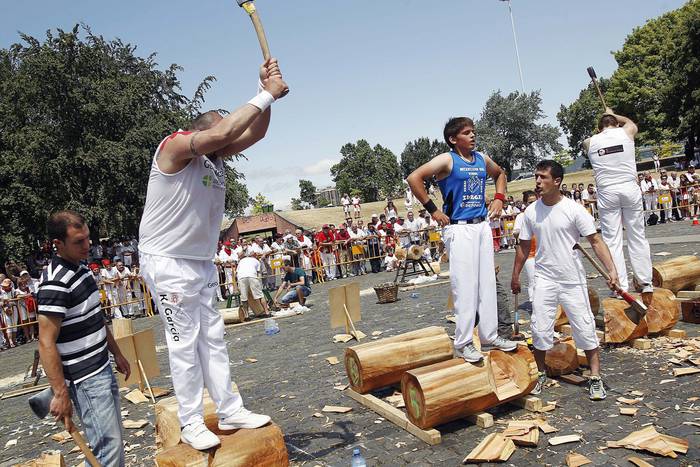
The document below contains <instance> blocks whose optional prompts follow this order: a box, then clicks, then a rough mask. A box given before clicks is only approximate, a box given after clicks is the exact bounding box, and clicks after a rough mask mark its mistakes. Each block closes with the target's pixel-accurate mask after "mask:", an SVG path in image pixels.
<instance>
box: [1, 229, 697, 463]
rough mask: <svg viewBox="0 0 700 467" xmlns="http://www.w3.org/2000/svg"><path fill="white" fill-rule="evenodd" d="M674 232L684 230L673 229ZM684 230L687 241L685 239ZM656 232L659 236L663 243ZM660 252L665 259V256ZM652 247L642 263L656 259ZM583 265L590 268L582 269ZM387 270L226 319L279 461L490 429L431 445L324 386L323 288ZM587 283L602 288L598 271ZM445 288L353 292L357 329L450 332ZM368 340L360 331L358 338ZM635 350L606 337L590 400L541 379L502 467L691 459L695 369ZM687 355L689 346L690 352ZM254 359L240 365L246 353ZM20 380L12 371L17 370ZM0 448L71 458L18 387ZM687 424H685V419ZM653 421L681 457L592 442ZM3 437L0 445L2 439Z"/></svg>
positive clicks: (21, 362) (466, 442) (148, 445)
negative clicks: (531, 430)
mask: <svg viewBox="0 0 700 467" xmlns="http://www.w3.org/2000/svg"><path fill="white" fill-rule="evenodd" d="M647 232H648V235H649V237H650V238H652V240H651V242H652V253H659V252H663V251H665V252H670V253H672V255H673V256H675V255H680V254H694V253H698V252H700V236H698V235H697V234H700V228H696V227H692V226H691V225H690V224H689V223H683V224H680V223H679V224H670V225H663V226H655V227H651V228H649V229H648V231H647ZM678 237H682V238H683V239H684V240H680V241H679V239H678ZM685 240H687V242H685ZM664 242H668V243H664ZM670 257H672V256H668V257H666V258H670ZM666 258H662V257H659V256H654V258H653V259H654V261H659V260H662V259H666ZM496 262H497V264H500V265H501V273H500V277H501V280H502V281H503V282H504V283H505V284H508V283H509V278H510V272H511V270H512V263H513V254H512V251H504V252H501V253H498V254H497V255H496ZM588 269H589V272H591V271H590V268H588ZM391 279H393V276H392V275H391V274H389V273H380V274H370V275H367V276H363V277H360V278H359V279H344V280H341V281H336V282H331V283H329V284H325V285H321V286H314V288H313V295H312V296H311V299H310V301H309V303H310V307H311V311H309V312H307V313H306V314H304V315H301V316H295V317H293V318H286V319H281V320H279V321H278V323H279V325H280V328H281V331H280V333H279V334H277V335H274V336H267V335H265V334H264V332H263V328H262V325H261V324H253V325H249V326H243V327H236V328H229V329H228V330H227V336H226V339H227V341H228V343H229V354H230V359H231V371H232V375H233V378H234V379H235V381H236V383H237V384H238V386H239V388H240V391H241V393H242V394H243V397H244V400H245V403H246V406H247V407H248V408H250V409H252V410H254V411H259V412H263V413H267V414H270V415H271V416H272V418H273V419H274V421H275V422H276V423H278V424H279V425H280V426H281V427H282V430H283V431H284V433H285V440H286V443H287V448H288V450H289V454H290V459H291V461H292V463H293V464H295V465H335V466H342V465H349V463H350V457H351V452H352V448H353V447H360V448H361V449H362V451H363V453H364V455H365V457H366V458H367V461H368V465H404V464H411V465H433V464H435V465H458V464H460V463H461V461H462V459H464V458H465V457H466V455H467V454H468V453H469V451H470V450H471V449H472V448H473V447H474V446H476V444H477V443H478V442H479V441H480V440H481V439H483V438H484V436H486V435H487V434H489V433H491V432H494V431H497V430H501V429H502V428H503V425H499V424H498V423H497V424H496V425H495V426H494V427H492V428H489V429H480V428H478V427H476V426H473V425H471V424H469V423H468V422H464V421H458V422H453V423H450V424H448V425H445V426H441V427H438V428H439V430H440V431H441V433H442V443H441V444H439V445H437V446H428V445H427V444H425V443H423V442H422V441H420V440H418V439H417V438H415V437H413V436H412V435H410V434H408V433H407V432H406V431H404V430H401V429H399V428H398V427H396V426H395V425H393V424H392V423H390V422H389V421H386V420H383V419H381V418H380V417H379V416H378V415H377V414H375V413H374V412H372V411H370V410H368V409H366V408H364V407H363V406H361V405H359V404H357V403H356V402H355V401H353V400H352V399H350V398H349V397H347V396H346V395H344V394H343V392H341V391H339V390H336V389H334V388H333V386H334V385H336V384H345V383H346V377H345V373H344V368H343V365H342V363H341V364H339V365H333V366H332V365H330V364H329V363H328V362H327V361H326V357H330V356H335V357H338V358H339V359H341V361H342V356H343V352H344V349H345V347H346V346H347V345H352V344H353V342H350V343H348V344H334V343H333V341H332V337H333V335H334V334H335V333H336V332H338V331H334V330H331V329H330V328H329V317H328V301H327V298H328V295H327V290H328V288H329V287H332V286H336V285H339V284H341V283H344V282H347V281H350V280H358V281H359V282H360V287H361V289H367V288H370V287H371V286H373V285H376V284H378V283H381V282H385V281H389V280H391ZM591 283H592V284H593V285H594V286H595V287H596V288H598V289H599V292H600V293H601V295H602V294H605V293H606V292H605V290H604V285H603V282H602V281H601V280H600V279H595V280H592V281H591ZM447 287H448V286H447V285H445V284H442V285H435V286H431V287H425V288H422V289H420V290H417V292H419V297H418V298H411V297H410V292H406V291H402V292H400V295H399V296H400V301H398V302H396V303H393V304H385V305H378V304H376V297H375V295H374V293H371V294H364V295H362V321H361V322H360V323H359V325H358V327H359V329H360V330H362V331H363V332H365V333H366V334H367V335H371V333H372V332H373V331H382V333H383V334H382V335H381V337H386V336H391V335H395V334H399V333H402V332H407V331H411V330H415V329H418V328H421V327H425V326H429V325H440V326H445V327H446V328H447V329H448V332H450V333H453V332H454V325H453V324H451V323H449V322H448V321H446V320H445V316H446V315H447V314H448V313H447V312H446V311H445V306H446V302H447V291H448V288H447ZM135 325H136V328H138V329H142V328H146V327H151V326H152V327H154V328H155V329H156V334H157V349H158V358H159V361H160V368H161V371H162V374H163V376H161V377H159V378H156V379H155V381H153V382H152V384H154V385H157V386H161V387H170V381H169V378H168V376H167V375H168V374H169V368H168V362H167V352H166V350H165V349H164V337H163V331H162V326H161V324H160V320H159V318H158V317H155V318H143V319H138V320H136V321H135ZM677 327H678V328H680V329H685V330H686V331H687V332H688V334H689V336H697V335H698V334H699V331H700V327H698V326H697V325H690V324H687V323H682V322H679V324H678V326H677ZM368 339H369V338H368ZM655 345H656V346H657V347H656V348H655V349H652V350H647V351H637V350H633V349H631V348H629V347H626V346H618V347H606V348H605V349H604V351H603V354H602V368H603V374H604V378H605V381H606V383H607V384H608V385H609V396H608V399H607V400H605V401H603V402H595V403H594V402H591V401H589V400H588V398H587V397H586V393H585V391H584V389H583V388H582V387H577V386H571V385H568V384H566V383H561V385H560V386H559V387H551V388H548V389H547V390H546V392H545V393H544V394H543V395H542V398H543V399H544V400H545V401H550V400H556V401H557V407H556V410H554V411H553V412H550V413H548V414H547V415H546V417H547V419H548V420H549V423H550V424H551V425H553V426H555V427H556V428H558V429H559V432H557V433H556V434H553V435H544V436H541V438H540V442H539V446H538V447H536V448H518V449H517V451H516V452H515V453H514V454H513V455H512V456H511V458H510V460H509V462H508V465H516V466H521V465H535V464H549V465H563V464H564V458H565V456H566V453H567V452H569V451H575V452H578V453H581V454H584V455H586V456H587V457H588V458H589V459H591V461H593V463H594V464H595V465H631V464H629V463H628V462H627V461H626V458H627V457H629V456H630V455H637V456H640V457H642V458H645V459H647V460H648V461H650V462H651V463H652V464H654V465H657V466H662V465H690V464H693V463H695V464H696V465H697V464H698V459H700V428H698V425H697V423H699V422H700V408H699V407H698V406H700V403H699V402H700V401H693V400H692V398H693V397H699V396H700V384H698V383H699V381H700V378H699V377H698V375H689V376H682V377H679V378H676V379H674V380H673V381H672V382H670V383H663V384H662V383H661V382H662V380H665V379H673V376H672V375H671V367H672V366H673V365H672V364H670V363H669V362H668V359H669V358H670V355H669V354H668V353H666V351H664V350H663V349H662V348H661V347H660V341H659V340H657V341H656V344H655ZM35 349H36V344H35V343H33V344H29V345H24V346H22V347H20V348H16V349H13V350H11V351H5V352H3V353H2V354H0V362H1V363H0V368H1V370H0V371H1V373H0V378H4V379H3V380H2V381H0V384H1V383H3V382H4V386H5V387H4V388H0V391H5V390H9V389H11V388H12V387H11V386H10V385H9V382H10V380H11V379H12V378H13V377H15V378H14V379H15V383H14V384H15V386H14V387H17V384H18V381H17V378H16V376H17V375H19V374H23V372H24V371H25V369H26V367H27V366H28V365H29V364H30V363H31V360H32V355H33V352H34V350H35ZM695 356H697V355H695ZM249 357H250V358H255V359H257V362H256V363H248V362H246V361H245V359H246V358H249ZM20 379H21V377H20ZM635 390H636V391H641V392H643V393H644V396H643V397H644V399H643V401H642V403H640V404H638V407H639V408H640V410H639V412H638V413H637V415H636V416H635V417H628V416H620V415H618V413H619V408H618V407H619V403H617V402H616V398H617V397H619V396H623V395H627V394H629V392H630V391H635ZM326 404H330V405H343V406H348V407H352V409H353V410H352V411H351V412H349V413H347V414H327V416H326V414H324V416H323V417H321V418H316V417H313V414H314V413H315V412H320V410H321V408H322V407H323V406H324V405H326ZM122 406H123V408H124V409H127V410H128V411H129V414H128V418H130V419H133V420H136V419H139V418H146V419H148V420H149V421H150V422H151V423H150V424H149V425H147V426H146V427H145V428H143V430H144V431H145V433H144V434H142V435H140V436H137V435H135V434H134V432H136V431H138V430H126V439H127V441H128V443H129V445H130V450H129V452H128V454H127V456H128V462H129V464H130V465H151V463H152V459H153V457H154V455H155V449H154V447H153V445H154V429H153V423H154V421H155V420H154V411H153V407H152V406H151V405H150V404H139V405H134V404H131V403H130V402H128V401H126V400H125V399H122ZM0 411H1V413H2V418H1V419H0V449H2V447H4V446H6V443H8V442H10V441H11V440H17V444H16V445H14V446H8V447H5V448H4V449H3V450H2V451H0V465H2V466H4V465H13V464H15V463H17V462H20V461H26V460H28V459H31V458H33V457H36V456H38V455H39V454H40V453H41V451H43V450H48V449H60V450H62V451H63V453H64V455H65V456H66V459H67V462H68V465H76V464H78V463H79V458H78V453H69V451H70V450H71V449H72V448H73V447H74V445H73V444H72V443H67V444H65V445H60V444H58V443H57V442H55V441H52V440H51V438H50V437H49V435H50V434H53V433H55V432H57V431H59V428H58V427H57V426H52V425H51V424H49V422H45V423H42V422H40V421H38V420H36V419H34V418H33V415H32V413H31V411H30V410H29V408H28V406H27V403H26V396H22V397H16V398H12V399H7V400H3V401H0ZM492 413H493V414H494V416H495V418H496V420H497V421H504V420H508V419H511V418H518V417H523V416H526V415H527V414H528V413H527V412H525V411H524V410H522V409H518V408H515V407H512V406H504V407H499V408H496V409H493V410H492ZM687 422H693V423H695V425H693V424H687ZM648 424H653V425H655V426H657V427H658V429H659V430H660V431H661V432H663V433H665V434H669V435H673V436H678V437H682V438H685V439H687V440H688V441H689V443H690V449H689V451H688V453H687V454H686V455H680V456H679V458H678V459H675V460H673V459H668V458H662V457H657V456H653V455H650V454H647V453H636V452H633V451H630V450H627V449H604V446H605V441H606V440H616V439H621V438H622V437H624V436H626V435H627V434H629V433H631V432H632V431H635V430H638V429H640V428H642V427H643V426H646V425H648ZM574 433H578V434H581V435H582V438H583V440H582V441H581V442H578V443H571V444H564V445H560V446H555V447H552V446H548V444H547V439H548V438H549V437H551V436H555V435H566V434H574ZM10 444H11V443H10Z"/></svg>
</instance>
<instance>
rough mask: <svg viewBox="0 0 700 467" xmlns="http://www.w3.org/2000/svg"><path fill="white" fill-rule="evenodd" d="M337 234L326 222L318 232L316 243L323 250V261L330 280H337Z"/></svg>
mask: <svg viewBox="0 0 700 467" xmlns="http://www.w3.org/2000/svg"><path fill="white" fill-rule="evenodd" d="M334 242H335V236H334V235H333V232H331V229H330V226H329V225H328V224H324V225H323V227H322V228H321V231H320V232H319V233H318V234H316V244H317V245H318V247H319V249H320V252H321V261H322V263H323V268H324V271H325V275H326V279H327V280H329V281H332V280H335V263H336V261H335V253H334V252H333V243H334Z"/></svg>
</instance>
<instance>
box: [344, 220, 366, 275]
mask: <svg viewBox="0 0 700 467" xmlns="http://www.w3.org/2000/svg"><path fill="white" fill-rule="evenodd" d="M348 234H350V239H351V244H352V248H351V249H350V252H351V254H352V261H353V263H352V270H353V274H355V275H356V276H360V275H363V274H365V260H364V258H365V254H364V242H363V240H364V238H365V234H364V232H363V231H361V230H359V229H358V228H357V226H356V225H353V226H352V228H351V229H350V232H348Z"/></svg>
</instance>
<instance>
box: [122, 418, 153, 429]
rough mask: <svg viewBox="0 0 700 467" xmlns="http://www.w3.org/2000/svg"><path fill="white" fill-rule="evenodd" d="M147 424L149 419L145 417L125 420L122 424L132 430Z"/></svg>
mask: <svg viewBox="0 0 700 467" xmlns="http://www.w3.org/2000/svg"><path fill="white" fill-rule="evenodd" d="M146 425H148V420H144V419H141V420H124V421H123V422H122V426H123V427H124V428H128V429H131V430H133V429H138V428H143V427H145V426H146Z"/></svg>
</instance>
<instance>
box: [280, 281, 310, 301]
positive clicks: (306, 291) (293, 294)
mask: <svg viewBox="0 0 700 467" xmlns="http://www.w3.org/2000/svg"><path fill="white" fill-rule="evenodd" d="M299 288H300V289H301V295H302V296H303V297H305V298H306V297H308V296H309V295H311V289H310V288H308V287H307V286H305V285H298V286H296V288H294V289H291V290H290V291H289V292H287V293H286V294H284V296H283V297H282V299H281V300H280V303H284V304H289V303H292V302H296V301H297V300H298V299H299V297H297V289H299Z"/></svg>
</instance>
